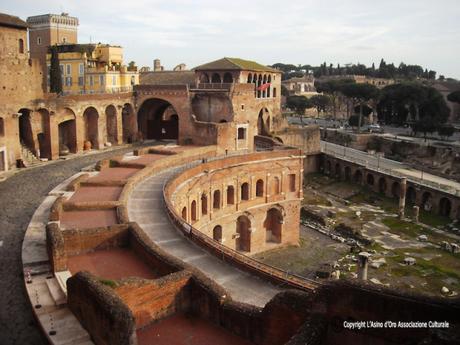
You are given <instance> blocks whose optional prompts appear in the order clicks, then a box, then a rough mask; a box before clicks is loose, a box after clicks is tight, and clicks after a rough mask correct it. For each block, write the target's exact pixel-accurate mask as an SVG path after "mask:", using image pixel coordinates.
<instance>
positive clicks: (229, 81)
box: [224, 72, 233, 83]
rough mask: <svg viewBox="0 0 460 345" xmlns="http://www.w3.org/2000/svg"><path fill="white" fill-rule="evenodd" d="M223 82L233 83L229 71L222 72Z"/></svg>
mask: <svg viewBox="0 0 460 345" xmlns="http://www.w3.org/2000/svg"><path fill="white" fill-rule="evenodd" d="M224 83H233V76H232V74H231V73H229V72H226V73H225V74H224Z"/></svg>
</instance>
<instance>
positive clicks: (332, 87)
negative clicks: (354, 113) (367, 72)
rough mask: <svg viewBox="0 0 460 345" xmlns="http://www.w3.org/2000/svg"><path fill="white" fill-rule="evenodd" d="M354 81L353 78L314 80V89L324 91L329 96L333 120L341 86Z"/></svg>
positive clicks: (335, 115)
mask: <svg viewBox="0 0 460 345" xmlns="http://www.w3.org/2000/svg"><path fill="white" fill-rule="evenodd" d="M354 83H355V81H354V80H353V79H332V80H326V81H315V88H316V91H317V92H320V93H321V92H322V93H325V94H326V95H328V96H329V98H330V102H331V104H332V114H333V116H334V120H336V119H337V100H338V98H339V96H340V93H341V91H342V88H343V87H344V85H348V84H354Z"/></svg>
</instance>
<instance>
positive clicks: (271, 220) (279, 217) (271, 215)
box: [263, 207, 284, 243]
mask: <svg viewBox="0 0 460 345" xmlns="http://www.w3.org/2000/svg"><path fill="white" fill-rule="evenodd" d="M283 224H284V215H283V212H282V210H281V209H280V208H279V207H271V208H270V209H269V210H268V211H267V215H266V218H265V221H264V223H263V226H264V228H265V242H274V243H281V241H282V233H283Z"/></svg>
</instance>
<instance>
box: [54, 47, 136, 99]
mask: <svg viewBox="0 0 460 345" xmlns="http://www.w3.org/2000/svg"><path fill="white" fill-rule="evenodd" d="M57 49H58V52H59V63H60V67H61V73H62V86H63V93H64V94H77V93H82V94H83V93H110V92H112V93H113V92H128V91H132V88H133V85H136V84H138V83H139V74H138V73H137V71H135V70H134V71H129V70H128V67H127V66H125V65H123V48H122V47H120V46H112V45H108V44H100V43H99V44H66V45H59V46H57ZM46 63H47V66H48V71H49V68H50V65H51V54H50V53H48V54H47V58H46ZM47 75H48V83H47V85H48V88H49V72H48V73H47Z"/></svg>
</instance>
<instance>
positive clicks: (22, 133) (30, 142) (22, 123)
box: [19, 109, 37, 155]
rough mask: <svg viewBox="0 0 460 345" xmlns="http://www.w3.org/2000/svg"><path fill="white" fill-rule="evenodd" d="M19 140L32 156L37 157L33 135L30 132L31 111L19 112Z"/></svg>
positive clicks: (23, 110) (22, 110)
mask: <svg viewBox="0 0 460 345" xmlns="http://www.w3.org/2000/svg"><path fill="white" fill-rule="evenodd" d="M19 113H20V114H21V116H19V139H20V140H21V144H22V145H24V146H26V147H27V148H28V149H29V150H30V151H31V152H32V153H33V154H34V155H37V148H36V147H35V142H34V135H33V131H32V120H31V111H30V110H29V109H21V110H19Z"/></svg>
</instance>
